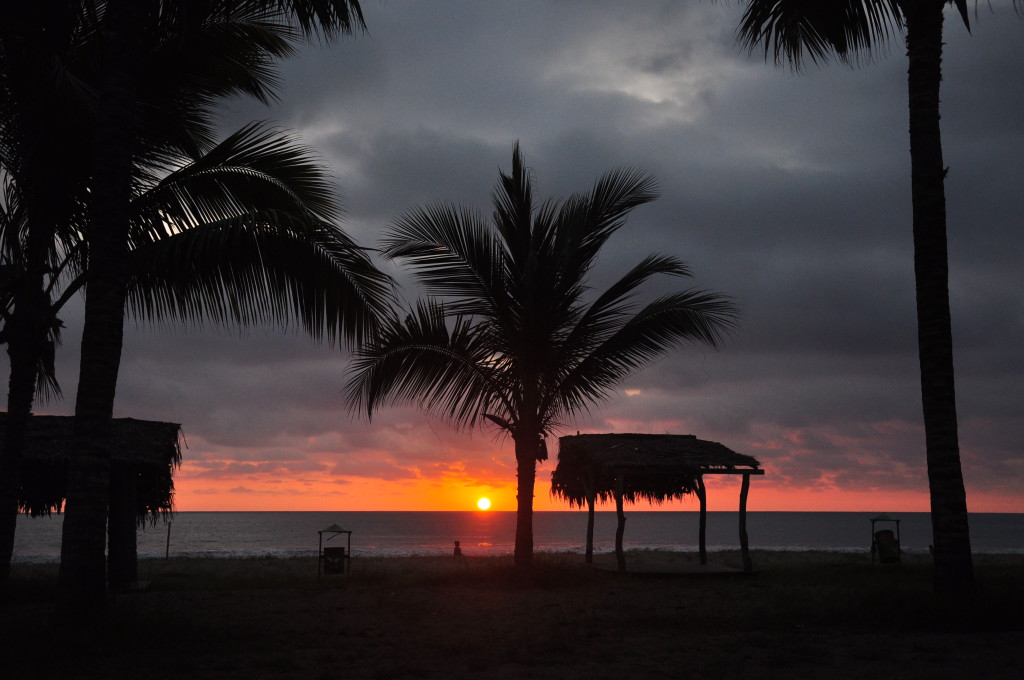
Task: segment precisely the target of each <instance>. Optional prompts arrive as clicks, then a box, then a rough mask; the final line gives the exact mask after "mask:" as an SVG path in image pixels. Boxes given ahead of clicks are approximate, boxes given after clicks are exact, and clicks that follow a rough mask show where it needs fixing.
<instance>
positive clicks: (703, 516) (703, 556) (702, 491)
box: [697, 475, 708, 564]
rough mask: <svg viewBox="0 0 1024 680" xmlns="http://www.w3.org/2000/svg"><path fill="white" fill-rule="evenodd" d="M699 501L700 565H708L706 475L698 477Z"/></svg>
mask: <svg viewBox="0 0 1024 680" xmlns="http://www.w3.org/2000/svg"><path fill="white" fill-rule="evenodd" d="M697 499H698V500H700V531H699V538H698V541H699V542H698V546H699V547H700V563H701V564H707V563H708V543H707V534H708V491H707V489H706V488H705V487H704V475H697Z"/></svg>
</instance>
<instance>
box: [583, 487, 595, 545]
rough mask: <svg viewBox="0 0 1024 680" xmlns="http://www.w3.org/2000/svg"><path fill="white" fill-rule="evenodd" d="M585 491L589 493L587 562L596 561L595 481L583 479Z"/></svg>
mask: <svg viewBox="0 0 1024 680" xmlns="http://www.w3.org/2000/svg"><path fill="white" fill-rule="evenodd" d="M583 492H584V493H585V494H587V549H586V555H585V557H584V562H585V563H586V564H593V563H594V501H595V500H596V498H595V497H596V495H597V494H596V493H595V492H594V481H593V480H592V479H584V480H583Z"/></svg>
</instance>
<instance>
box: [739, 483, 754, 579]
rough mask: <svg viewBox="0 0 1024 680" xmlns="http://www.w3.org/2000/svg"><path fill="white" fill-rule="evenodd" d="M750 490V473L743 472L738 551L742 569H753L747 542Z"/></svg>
mask: <svg viewBox="0 0 1024 680" xmlns="http://www.w3.org/2000/svg"><path fill="white" fill-rule="evenodd" d="M749 491H750V473H749V472H744V473H743V485H742V486H740V553H741V554H742V555H743V571H753V570H754V565H753V564H752V563H751V561H750V546H749V545H748V543H747V493H749Z"/></svg>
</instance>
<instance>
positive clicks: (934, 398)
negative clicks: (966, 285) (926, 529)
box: [738, 0, 1017, 592]
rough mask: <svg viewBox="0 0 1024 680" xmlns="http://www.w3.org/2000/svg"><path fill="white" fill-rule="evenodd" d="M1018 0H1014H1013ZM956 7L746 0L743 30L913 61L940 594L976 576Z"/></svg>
mask: <svg viewBox="0 0 1024 680" xmlns="http://www.w3.org/2000/svg"><path fill="white" fill-rule="evenodd" d="M1014 4H1015V5H1016V4H1017V0H1014ZM947 5H955V6H956V8H957V10H958V11H959V13H960V16H961V17H962V19H963V22H964V24H965V25H966V26H967V28H968V29H970V22H969V17H968V7H967V0H836V1H835V2H829V3H825V2H819V1H817V0H746V10H745V12H744V14H743V18H742V19H741V22H740V26H739V29H738V36H739V40H740V42H741V43H742V44H743V45H745V46H746V47H748V48H749V49H750V50H751V51H753V50H755V49H756V48H757V47H758V46H761V47H763V49H764V54H765V58H766V59H767V58H768V57H769V55H773V56H774V59H775V62H776V63H777V64H778V63H783V62H789V63H790V64H791V65H793V66H794V67H796V68H797V69H799V68H800V67H801V65H802V64H803V62H804V60H805V58H809V59H810V60H811V61H812V62H815V63H820V62H825V61H827V60H828V59H829V58H830V57H832V56H835V57H838V58H839V59H840V60H841V61H843V62H846V63H856V58H857V56H858V55H861V54H866V53H870V52H871V51H872V50H874V49H877V48H878V47H879V46H881V45H884V44H885V43H887V42H888V41H890V40H892V39H894V38H896V37H897V36H901V35H904V36H905V38H906V48H907V58H908V62H909V69H908V74H907V80H908V94H909V103H910V164H911V200H912V202H913V232H914V274H915V280H916V284H917V325H918V356H919V361H920V366H921V396H922V403H923V411H924V428H925V445H926V449H927V466H928V486H929V490H930V495H931V517H932V532H933V539H934V546H935V549H934V564H935V571H934V580H935V587H936V590H937V591H939V592H952V591H957V590H962V589H966V588H969V587H970V586H971V584H973V581H974V567H973V563H972V560H971V542H970V531H969V527H968V521H967V496H966V492H965V490H964V482H963V472H962V470H961V465H960V445H959V439H958V434H957V418H956V390H955V385H954V379H953V341H952V331H951V321H950V312H949V287H948V281H949V265H948V259H949V258H948V254H947V249H946V198H945V190H944V181H945V177H946V167H945V165H944V163H943V159H942V136H941V132H940V128H939V87H940V83H941V81H942V31H943V28H942V26H943V18H944V17H943V11H944V9H945V7H946V6H947Z"/></svg>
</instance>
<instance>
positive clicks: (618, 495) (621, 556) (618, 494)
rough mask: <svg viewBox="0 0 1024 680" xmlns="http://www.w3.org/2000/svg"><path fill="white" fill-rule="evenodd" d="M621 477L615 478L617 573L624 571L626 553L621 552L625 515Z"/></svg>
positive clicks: (624, 530)
mask: <svg viewBox="0 0 1024 680" xmlns="http://www.w3.org/2000/svg"><path fill="white" fill-rule="evenodd" d="M623 487H624V484H623V480H622V476H621V475H620V476H618V477H616V478H615V516H616V518H617V519H618V525H617V526H616V527H615V560H616V562H618V565H619V571H620V572H624V571H626V553H625V552H623V550H622V535H623V534H624V533H625V532H626V513H625V512H623V509H622V496H623V494H624V493H625V491H624V489H623Z"/></svg>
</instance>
